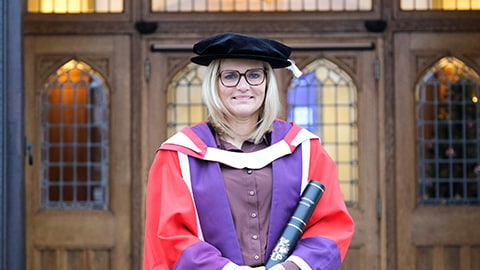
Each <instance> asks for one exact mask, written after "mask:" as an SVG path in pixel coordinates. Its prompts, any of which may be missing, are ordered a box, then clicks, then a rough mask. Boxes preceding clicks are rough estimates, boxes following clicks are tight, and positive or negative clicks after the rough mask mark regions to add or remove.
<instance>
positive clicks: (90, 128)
mask: <svg viewBox="0 0 480 270" xmlns="http://www.w3.org/2000/svg"><path fill="white" fill-rule="evenodd" d="M129 52H130V48H129V40H128V38H126V37H121V36H116V37H113V36H101V37H100V36H92V37H81V36H54V37H46V36H42V37H34V36H26V37H25V82H26V83H25V89H26V100H25V105H26V106H25V131H26V139H27V142H28V145H29V147H28V148H29V149H30V153H29V155H30V164H28V165H26V174H25V182H26V198H27V202H26V223H27V225H26V247H27V269H29V270H41V269H58V270H66V269H79V270H81V269H125V270H126V269H130V259H129V258H130V253H131V239H130V237H131V229H130V227H131V225H130V224H131V220H130V216H131V213H130V209H131V205H130V202H131V198H130V185H131V179H130V175H131V165H130V164H131V156H132V155H131V149H130V137H131V130H130V124H131V123H130V113H131V112H130V87H129V85H130V75H129V74H130V59H129V57H125V56H126V55H129Z"/></svg>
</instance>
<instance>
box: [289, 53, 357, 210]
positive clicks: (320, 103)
mask: <svg viewBox="0 0 480 270" xmlns="http://www.w3.org/2000/svg"><path fill="white" fill-rule="evenodd" d="M303 72H304V75H302V77H300V78H297V79H293V80H292V83H291V85H290V87H289V89H288V119H289V121H294V122H296V123H297V124H299V125H301V126H303V127H304V128H306V129H308V130H310V131H312V132H314V133H315V134H317V135H319V136H320V138H321V140H322V144H323V146H324V147H325V149H326V150H327V152H328V153H329V154H330V155H331V156H332V158H333V160H334V161H335V163H336V164H337V167H338V174H339V181H340V185H341V188H342V191H343V193H344V198H345V201H346V203H347V205H349V206H352V205H354V204H355V203H356V202H357V200H358V198H357V193H358V138H357V137H358V131H357V89H356V86H355V84H354V83H353V81H352V79H351V78H350V76H349V75H348V74H347V73H346V72H345V71H343V70H342V69H340V68H339V67H338V66H337V65H336V64H334V63H332V62H331V61H328V60H326V59H319V60H316V61H314V62H313V63H311V64H309V65H308V66H307V67H305V69H304V70H303Z"/></svg>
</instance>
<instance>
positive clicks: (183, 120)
mask: <svg viewBox="0 0 480 270" xmlns="http://www.w3.org/2000/svg"><path fill="white" fill-rule="evenodd" d="M204 74H205V67H203V66H198V65H196V64H193V63H190V64H189V65H188V66H187V67H185V68H184V69H183V70H181V71H180V72H179V73H177V75H176V76H175V77H174V78H173V79H172V81H171V83H170V85H169V86H168V97H167V99H168V101H167V117H168V121H167V122H168V123H167V133H168V136H171V135H173V134H175V133H176V132H177V131H180V130H181V129H182V128H183V127H185V126H191V125H193V124H197V123H198V122H200V121H204V120H206V117H207V108H206V106H205V105H204V104H203V102H202V81H203V77H204Z"/></svg>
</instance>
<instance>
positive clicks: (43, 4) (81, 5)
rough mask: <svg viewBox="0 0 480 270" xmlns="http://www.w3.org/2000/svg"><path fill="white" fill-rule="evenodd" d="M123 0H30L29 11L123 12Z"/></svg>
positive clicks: (58, 12)
mask: <svg viewBox="0 0 480 270" xmlns="http://www.w3.org/2000/svg"><path fill="white" fill-rule="evenodd" d="M123 6H124V3H123V0H28V12H29V13H56V14H62V13H63V14H65V13H71V14H79V13H122V12H123Z"/></svg>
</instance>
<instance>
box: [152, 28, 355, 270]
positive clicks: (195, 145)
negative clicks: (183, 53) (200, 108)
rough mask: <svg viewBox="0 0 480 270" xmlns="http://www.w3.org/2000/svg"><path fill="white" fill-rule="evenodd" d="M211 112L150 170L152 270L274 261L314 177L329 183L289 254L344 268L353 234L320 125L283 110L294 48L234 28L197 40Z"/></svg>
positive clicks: (302, 265)
mask: <svg viewBox="0 0 480 270" xmlns="http://www.w3.org/2000/svg"><path fill="white" fill-rule="evenodd" d="M193 50H194V52H195V53H197V54H198V56H196V57H193V58H192V62H194V63H197V64H200V65H205V66H208V69H207V72H206V76H205V81H204V83H203V85H202V96H203V99H204V102H205V104H206V105H207V107H208V112H209V116H208V120H207V121H206V122H202V123H199V124H197V125H195V126H193V127H188V128H184V129H183V130H182V131H181V132H179V133H177V134H176V135H174V136H172V137H171V138H170V139H168V140H167V141H166V142H164V143H163V144H162V146H161V147H160V148H159V150H158V151H157V153H156V157H155V160H154V161H153V164H152V166H151V169H150V174H149V183H148V191H147V206H146V208H147V218H146V228H145V230H146V231H145V261H144V269H187V270H190V269H205V270H207V269H208V270H216V269H224V270H228V269H232V270H233V269H265V267H264V266H263V265H265V262H266V261H267V260H268V256H269V255H270V254H271V253H272V250H273V248H274V246H275V243H276V242H277V240H278V239H279V237H280V235H281V233H282V231H283V228H284V227H285V225H286V223H287V221H288V220H289V218H290V216H291V215H292V212H293V210H294V208H295V206H296V204H297V202H298V200H299V198H300V195H301V192H302V189H303V188H304V187H305V185H306V182H307V181H308V180H309V179H316V180H318V181H320V182H322V183H323V184H324V185H325V187H326V191H325V193H324V194H323V196H322V198H321V200H320V202H319V204H318V205H317V207H316V208H315V210H314V212H313V214H312V216H311V218H310V219H309V221H308V223H307V225H306V228H305V230H304V232H303V235H302V237H301V239H300V240H299V241H298V243H297V245H296V246H295V249H294V250H293V253H292V254H291V255H290V256H289V257H288V259H287V260H286V261H285V262H282V263H281V264H277V265H276V266H274V267H273V268H271V269H274V270H279V269H286V270H293V269H338V268H339V267H340V264H341V262H342V261H343V258H344V256H345V254H346V252H347V249H348V246H349V244H350V239H351V237H352V235H353V227H354V226H353V221H352V219H351V217H350V215H349V214H348V212H347V209H346V206H345V203H344V200H343V198H342V195H341V191H340V188H339V184H338V180H337V172H336V167H335V164H334V162H333V161H332V159H331V158H330V157H329V156H328V154H327V153H326V152H325V150H324V148H323V147H322V145H321V143H320V140H319V138H318V137H317V136H315V135H314V134H312V133H310V132H308V131H307V130H305V129H303V128H301V127H300V126H298V125H296V124H294V123H287V122H285V121H281V120H278V119H276V117H277V116H278V114H279V111H280V106H281V105H280V101H279V93H278V89H277V84H276V80H275V75H274V72H273V68H284V67H287V68H288V67H292V65H293V62H291V61H290V60H289V59H288V57H289V56H290V53H291V49H290V48H289V47H287V46H285V45H283V44H281V43H279V42H276V41H274V40H270V39H265V38H259V37H254V36H248V35H241V34H235V33H225V34H221V35H217V36H214V37H211V38H208V39H205V40H202V41H200V42H199V43H197V44H195V46H194V48H193Z"/></svg>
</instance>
